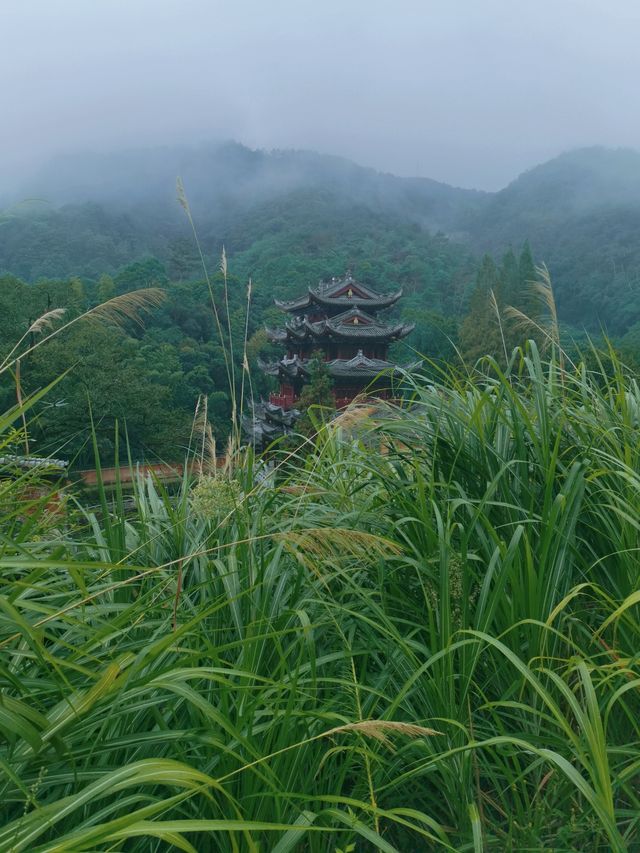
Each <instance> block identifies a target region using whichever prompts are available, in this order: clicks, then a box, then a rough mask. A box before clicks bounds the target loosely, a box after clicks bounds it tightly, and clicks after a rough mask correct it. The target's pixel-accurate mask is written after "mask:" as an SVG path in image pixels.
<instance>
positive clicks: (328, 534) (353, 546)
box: [273, 527, 402, 574]
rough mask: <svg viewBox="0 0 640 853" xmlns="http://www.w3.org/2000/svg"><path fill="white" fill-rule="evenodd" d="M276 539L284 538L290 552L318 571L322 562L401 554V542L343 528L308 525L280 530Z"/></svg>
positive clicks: (367, 558)
mask: <svg viewBox="0 0 640 853" xmlns="http://www.w3.org/2000/svg"><path fill="white" fill-rule="evenodd" d="M273 538H274V540H276V541H281V542H283V544H284V547H285V549H286V550H287V551H289V553H291V554H292V555H294V556H295V557H296V558H297V559H298V560H299V561H300V562H301V563H302V564H303V565H305V566H306V567H307V568H308V569H310V570H311V571H313V572H315V573H316V574H317V573H318V569H317V566H318V561H323V560H333V559H344V558H345V557H350V558H356V559H359V560H363V561H365V562H371V561H372V560H377V559H380V558H384V557H390V556H392V555H397V554H400V553H401V551H402V549H401V547H400V545H398V544H397V543H396V542H393V541H391V540H390V539H384V538H382V537H381V536H377V535H376V534H374V533H369V532H365V531H362V530H351V529H348V528H343V527H315V528H314V527H308V528H305V529H304V530H288V531H287V533H286V534H281V533H276V534H275V535H274V537H273Z"/></svg>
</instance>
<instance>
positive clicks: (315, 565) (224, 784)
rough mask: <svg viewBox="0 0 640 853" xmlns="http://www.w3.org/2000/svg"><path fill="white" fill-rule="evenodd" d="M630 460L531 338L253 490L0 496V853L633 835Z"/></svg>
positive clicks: (636, 832)
mask: <svg viewBox="0 0 640 853" xmlns="http://www.w3.org/2000/svg"><path fill="white" fill-rule="evenodd" d="M12 417H14V419H15V417H19V415H18V414H17V413H16V412H14V414H13V415H12ZM639 454H640V389H639V388H638V385H637V383H636V381H635V379H633V378H629V377H628V376H626V375H625V371H624V369H623V368H622V366H621V365H619V364H616V365H615V369H614V371H613V375H611V374H610V375H609V377H608V378H607V377H605V376H604V375H600V374H593V373H590V372H589V371H587V370H586V368H584V367H583V366H581V365H579V366H578V367H577V368H576V369H575V371H573V372H572V373H568V372H567V370H566V369H565V368H563V367H561V366H560V365H559V364H558V363H557V362H556V361H555V360H554V357H553V356H552V359H551V361H543V360H542V359H541V357H540V355H539V353H538V351H537V350H536V348H535V346H531V347H530V348H529V349H528V350H527V352H526V353H520V352H517V353H515V354H514V356H513V358H512V360H511V362H510V365H509V367H508V369H507V372H506V373H502V372H501V371H500V368H499V366H498V365H496V364H494V363H490V364H487V370H486V374H485V373H482V372H478V373H476V374H475V375H473V376H470V377H469V376H467V377H464V378H457V377H453V378H451V379H449V380H447V381H444V380H443V381H442V382H441V383H439V384H433V383H432V382H430V381H427V380H426V379H425V380H424V381H422V380H420V379H419V378H418V379H416V380H415V384H414V387H413V389H412V395H411V400H410V401H409V402H408V403H407V405H406V406H403V407H397V406H393V405H389V404H385V405H384V406H383V404H381V406H380V407H379V408H377V409H372V407H367V409H366V410H364V409H363V410H362V412H361V413H359V412H358V410H356V411H354V412H352V413H350V415H349V417H347V418H344V417H343V418H338V419H337V420H336V421H335V422H333V423H331V424H328V425H326V426H325V427H324V428H323V429H322V431H321V432H320V434H319V435H318V437H317V440H316V442H315V445H314V447H313V448H312V450H311V452H309V447H308V443H307V445H306V446H305V452H304V453H301V454H299V455H298V454H296V453H293V454H291V453H289V454H288V455H287V456H285V455H283V457H282V459H281V460H278V461H277V464H276V472H275V474H274V475H273V476H272V477H270V478H269V479H267V480H265V481H263V482H261V483H256V480H255V479H254V477H253V473H252V460H251V458H250V457H249V458H248V460H247V465H246V466H245V467H243V468H240V469H239V470H237V471H236V472H235V475H234V478H233V482H234V484H235V485H234V487H233V488H229V482H230V480H229V478H217V479H216V478H211V481H212V482H210V483H209V487H210V489H209V491H208V492H206V494H205V495H204V496H203V494H202V492H201V491H200V492H199V491H198V489H195V490H194V488H193V486H192V485H191V484H190V483H189V481H188V480H187V479H185V481H184V483H183V484H182V486H181V488H180V490H179V492H178V494H177V495H169V494H168V493H166V492H165V491H163V489H162V488H161V486H160V485H159V484H158V483H155V482H154V481H153V480H152V479H149V478H147V479H139V480H138V482H137V485H136V491H135V494H134V502H133V506H132V507H131V508H129V509H127V507H126V505H125V503H124V499H123V498H122V497H121V496H120V497H118V495H117V494H116V499H115V501H114V502H112V503H109V502H108V501H107V500H106V497H105V500H104V501H103V503H102V506H101V507H100V508H99V509H98V510H95V511H94V512H90V511H88V510H86V509H84V508H82V507H78V509H77V511H76V512H70V513H69V514H68V515H67V516H66V517H65V518H64V519H59V520H58V522H57V523H56V524H55V525H54V526H53V527H51V526H49V527H45V526H38V525H37V524H34V522H33V520H31V519H32V517H31V516H28V517H27V516H24V521H23V520H21V513H20V509H19V505H18V502H17V495H15V494H14V495H13V499H14V503H15V506H16V507H18V508H17V509H14V511H13V514H11V513H10V512H8V511H7V512H6V513H5V516H4V519H3V522H2V523H3V531H2V532H3V538H2V541H1V548H0V565H1V567H2V575H1V577H2V589H1V590H0V679H1V681H2V686H3V693H2V702H1V704H0V732H1V733H2V738H3V740H2V744H1V746H0V803H2V805H1V806H0V811H1V813H2V818H3V820H2V824H3V828H2V829H1V830H0V850H7V851H8V850H15V851H23V850H24V851H54V850H60V851H62V850H64V851H73V850H77V851H90V850H91V851H93V850H105V851H106V850H124V849H126V850H140V851H150V850H151V851H156V850H157V851H161V850H172V849H180V850H197V851H202V850H212V851H218V850H220V851H226V850H229V851H241V850H242V851H244V850H254V851H258V850H260V851H262V850H275V851H278V853H282V851H286V850H299V851H302V850H305V851H312V852H313V851H339V850H340V851H346V850H383V851H394V850H395V851H402V853H405V851H411V850H425V849H426V850H463V851H464V850H469V851H479V850H488V851H494V850H495V851H498V850H500V851H502V850H544V849H553V850H580V851H582V850H597V849H602V850H615V851H624V850H629V851H633V850H636V849H638V846H639V845H640V828H639V827H638V821H639V815H640V803H639V799H640V723H639V722H638V721H639V720H640V707H639V706H640V702H639V692H638V689H639V687H640V671H639V667H638V655H639V651H638V650H639V649H640V622H639V615H640V614H639V610H638V605H639V603H640V593H639V591H638V590H639V584H638V579H639V573H640V563H639V561H638V536H639V533H640V523H639V521H638V518H639V512H638V510H639V508H640V460H639ZM7 488H9V487H7ZM10 502H11V495H10V494H9V495H7V496H6V499H5V506H8V505H9V503H10ZM18 534H19V535H18Z"/></svg>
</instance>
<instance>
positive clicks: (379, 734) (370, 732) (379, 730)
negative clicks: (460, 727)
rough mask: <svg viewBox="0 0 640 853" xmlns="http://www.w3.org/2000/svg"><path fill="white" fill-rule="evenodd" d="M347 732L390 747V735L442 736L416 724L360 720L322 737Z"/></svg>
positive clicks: (332, 730) (330, 730)
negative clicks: (355, 733)
mask: <svg viewBox="0 0 640 853" xmlns="http://www.w3.org/2000/svg"><path fill="white" fill-rule="evenodd" d="M347 732H357V733H358V734H361V735H364V736H365V737H370V738H373V740H377V741H380V743H383V744H384V745H385V746H391V740H390V738H389V735H390V734H397V735H403V736H404V737H408V738H418V737H433V736H434V735H442V734H443V733H442V732H439V731H436V729H430V728H427V727H425V726H419V725H417V724H416V723H401V722H395V721H394V720H360V722H356V723H345V725H343V726H336V727H335V728H333V729H329V730H328V731H326V732H323V733H322V736H323V737H333V736H334V735H339V734H346V733H347Z"/></svg>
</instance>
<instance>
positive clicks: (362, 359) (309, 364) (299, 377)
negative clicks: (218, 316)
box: [258, 350, 420, 409]
mask: <svg viewBox="0 0 640 853" xmlns="http://www.w3.org/2000/svg"><path fill="white" fill-rule="evenodd" d="M322 364H323V367H324V368H325V370H326V371H327V373H328V374H329V376H330V377H331V379H332V380H333V385H334V387H333V396H334V398H335V401H336V406H337V407H338V408H340V407H341V406H345V405H347V404H348V403H350V402H351V401H352V400H353V399H354V398H355V397H357V396H358V395H359V394H361V393H362V392H363V390H364V389H365V388H369V390H370V392H371V393H372V394H374V393H375V394H377V396H385V397H386V396H388V394H389V391H390V384H391V383H392V382H393V380H396V381H397V380H399V379H401V378H402V377H403V376H406V374H407V373H410V372H412V371H414V370H416V369H417V368H418V367H419V366H420V362H419V361H417V362H411V363H409V364H403V365H397V364H394V363H393V362H390V361H386V359H381V358H369V357H367V356H366V355H364V354H363V352H362V350H358V353H357V355H355V356H354V357H353V358H334V359H330V360H327V361H324V362H322ZM316 365H317V362H316V360H315V359H305V358H300V357H299V356H298V355H294V356H293V357H291V358H289V357H286V356H285V357H284V358H282V359H280V361H275V362H264V361H259V362H258V366H259V367H260V369H261V370H262V371H263V373H265V374H267V376H274V377H276V378H277V379H279V381H280V391H279V393H274V394H271V395H270V398H269V399H270V401H271V402H272V403H273V404H275V405H277V406H281V407H283V408H284V409H288V408H290V407H292V406H293V405H294V403H295V401H296V400H297V399H298V397H299V396H300V391H301V390H302V386H303V385H304V384H305V382H307V381H308V379H309V377H310V376H311V374H312V372H313V370H314V368H315V367H316Z"/></svg>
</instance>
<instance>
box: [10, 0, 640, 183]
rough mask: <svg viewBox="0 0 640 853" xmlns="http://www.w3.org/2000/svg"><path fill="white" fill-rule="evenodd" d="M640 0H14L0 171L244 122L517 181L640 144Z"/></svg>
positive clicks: (251, 141) (374, 162)
mask: <svg viewBox="0 0 640 853" xmlns="http://www.w3.org/2000/svg"><path fill="white" fill-rule="evenodd" d="M639 45H640V0H528V2H524V0H393V2H378V0H343V2H336V0H224V2H222V0H0V81H1V84H2V85H1V88H0V108H1V113H0V114H1V116H2V121H1V123H0V127H1V128H2V132H1V133H0V181H2V183H3V184H4V185H7V184H10V183H12V182H13V181H15V180H16V177H17V176H18V177H20V176H22V175H28V174H29V173H30V171H31V170H32V169H34V168H35V167H36V166H37V165H38V163H40V162H42V161H43V160H44V159H46V158H47V157H48V156H50V155H52V154H55V153H59V152H68V151H74V150H79V149H87V148H89V149H93V150H96V149H97V150H109V149H113V148H118V147H123V146H126V147H132V146H135V147H138V146H147V145H164V144H172V143H187V144H188V143H200V142H202V141H204V140H207V139H210V138H214V139H217V138H221V137H224V138H234V139H237V140H238V141H240V142H242V143H244V144H246V145H249V146H251V147H259V148H267V149H269V148H310V149H314V150H317V151H321V152H325V153H331V154H339V155H342V156H345V157H349V158H351V159H353V160H355V161H356V162H358V163H361V164H363V165H367V166H373V167H374V168H376V169H380V170H382V171H390V172H395V173H396V174H401V175H416V174H419V175H421V176H423V177H432V178H435V179H437V180H442V181H446V182H448V183H452V184H455V185H458V186H467V187H477V188H482V189H497V188H500V187H502V186H504V185H505V184H506V183H508V182H509V181H510V180H511V179H513V178H514V177H515V176H516V175H517V174H518V173H519V172H521V171H523V170H524V169H526V168H529V167H531V166H533V165H535V164H536V163H539V162H541V161H543V160H545V159H548V158H549V157H552V156H554V155H556V154H558V153H560V152H561V151H563V150H566V149H568V148H572V147H576V146H582V145H594V144H604V145H612V146H632V147H637V148H640V111H639V110H638V108H637V106H638V86H639V82H638V81H639V80H640V49H639Z"/></svg>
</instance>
